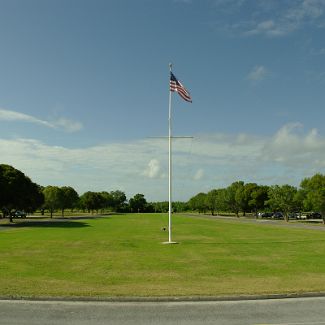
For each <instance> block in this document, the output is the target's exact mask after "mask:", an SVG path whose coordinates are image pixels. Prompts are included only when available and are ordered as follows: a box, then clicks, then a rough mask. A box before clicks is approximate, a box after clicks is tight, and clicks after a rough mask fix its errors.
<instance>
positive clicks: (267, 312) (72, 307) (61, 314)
mask: <svg viewBox="0 0 325 325" xmlns="http://www.w3.org/2000/svg"><path fill="white" fill-rule="evenodd" d="M324 307H325V297H322V298H296V299H292V298H291V299H269V300H249V301H224V302H222V301H219V302H141V303H140V302H46V301H43V302H36V301H6V300H2V301H0V324H1V325H26V324H28V325H29V324H32V325H44V324H46V325H59V324H60V325H62V324H69V325H77V324H78V325H85V324H87V325H92V324H96V325H103V324H105V325H107V324H121V325H131V324H132V325H136V324H141V325H147V324H156V325H160V324H161V325H162V324H164V325H170V324H177V325H185V324H186V325H194V324H195V325H197V324H213V325H261V324H263V325H269V324H270V325H325V308H324Z"/></svg>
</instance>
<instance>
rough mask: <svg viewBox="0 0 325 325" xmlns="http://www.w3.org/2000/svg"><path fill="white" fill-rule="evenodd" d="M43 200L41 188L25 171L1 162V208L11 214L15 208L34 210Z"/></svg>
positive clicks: (10, 215)
mask: <svg viewBox="0 0 325 325" xmlns="http://www.w3.org/2000/svg"><path fill="white" fill-rule="evenodd" d="M42 202H43V196H42V194H41V193H40V188H39V186H38V185H37V184H35V183H33V182H32V181H31V180H30V178H29V177H27V176H26V175H25V174H24V173H23V172H21V171H20V170H18V169H15V168H14V167H12V166H10V165H5V164H0V208H1V209H2V210H3V211H5V212H6V213H5V214H9V217H10V221H11V222H12V214H11V211H12V210H13V209H19V210H26V211H33V210H35V209H36V208H37V207H38V205H41V204H42Z"/></svg>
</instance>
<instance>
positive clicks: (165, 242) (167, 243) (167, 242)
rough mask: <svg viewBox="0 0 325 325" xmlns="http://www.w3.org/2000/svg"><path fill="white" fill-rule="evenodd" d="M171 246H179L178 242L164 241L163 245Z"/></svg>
mask: <svg viewBox="0 0 325 325" xmlns="http://www.w3.org/2000/svg"><path fill="white" fill-rule="evenodd" d="M169 244H179V243H178V242H177V241H164V242H163V245H169Z"/></svg>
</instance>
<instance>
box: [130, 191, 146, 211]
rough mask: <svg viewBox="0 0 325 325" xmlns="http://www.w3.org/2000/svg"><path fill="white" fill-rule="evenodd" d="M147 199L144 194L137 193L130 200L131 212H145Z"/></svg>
mask: <svg viewBox="0 0 325 325" xmlns="http://www.w3.org/2000/svg"><path fill="white" fill-rule="evenodd" d="M146 205H147V200H146V199H145V197H144V195H143V194H136V195H134V197H133V198H131V199H130V200H129V206H130V210H131V212H144V211H145V209H146Z"/></svg>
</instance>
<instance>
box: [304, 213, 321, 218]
mask: <svg viewBox="0 0 325 325" xmlns="http://www.w3.org/2000/svg"><path fill="white" fill-rule="evenodd" d="M307 218H308V219H322V215H321V214H320V213H319V212H312V213H310V214H308V215H307Z"/></svg>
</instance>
